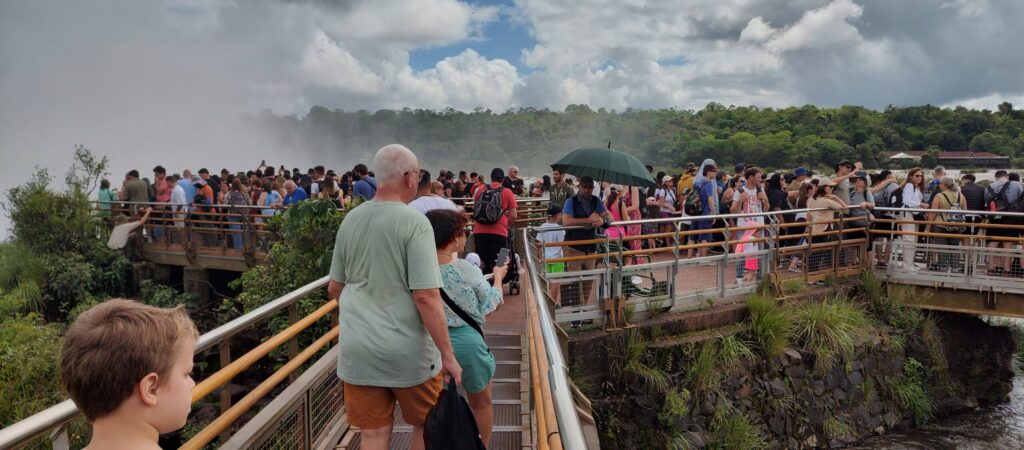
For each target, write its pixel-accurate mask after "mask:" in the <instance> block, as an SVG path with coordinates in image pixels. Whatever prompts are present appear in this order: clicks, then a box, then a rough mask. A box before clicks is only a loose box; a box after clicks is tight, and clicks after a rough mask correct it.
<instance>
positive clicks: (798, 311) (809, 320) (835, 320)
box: [794, 298, 869, 373]
mask: <svg viewBox="0 0 1024 450" xmlns="http://www.w3.org/2000/svg"><path fill="white" fill-rule="evenodd" d="M868 324H869V322H868V318H867V315H865V314H864V311H863V310H861V309H860V308H858V307H856V306H854V305H853V304H851V303H849V302H846V301H843V300H840V299H838V298H837V299H832V300H828V301H823V302H818V303H805V304H803V305H800V306H798V307H797V308H795V310H794V325H795V335H796V338H797V340H798V341H799V342H800V343H802V344H803V346H804V348H805V349H807V350H809V351H811V352H814V354H815V360H814V367H815V369H816V370H818V371H819V372H821V373H824V372H827V371H828V370H831V369H832V368H833V367H835V366H836V364H837V363H839V362H840V361H842V360H849V359H851V358H853V354H854V350H855V348H856V345H857V342H858V336H859V335H860V334H861V333H862V332H863V331H864V330H865V328H867V327H868V326H869V325H868Z"/></svg>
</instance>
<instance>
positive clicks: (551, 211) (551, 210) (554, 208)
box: [548, 205, 562, 217]
mask: <svg viewBox="0 0 1024 450" xmlns="http://www.w3.org/2000/svg"><path fill="white" fill-rule="evenodd" d="M561 212H562V208H559V207H558V205H548V217H553V216H555V215H558V214H561Z"/></svg>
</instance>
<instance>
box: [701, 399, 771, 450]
mask: <svg viewBox="0 0 1024 450" xmlns="http://www.w3.org/2000/svg"><path fill="white" fill-rule="evenodd" d="M707 448H709V449H716V450H718V449H721V450H731V449H751V450H755V449H764V448H768V442H767V441H766V440H765V437H764V433H763V432H762V431H761V430H760V428H758V427H757V425H755V424H754V423H753V422H751V420H750V418H748V417H747V415H746V414H744V413H743V411H740V410H739V409H736V408H734V407H731V406H730V407H726V408H718V409H717V410H716V411H715V416H714V418H713V419H712V420H711V440H710V442H709V443H708V446H707Z"/></svg>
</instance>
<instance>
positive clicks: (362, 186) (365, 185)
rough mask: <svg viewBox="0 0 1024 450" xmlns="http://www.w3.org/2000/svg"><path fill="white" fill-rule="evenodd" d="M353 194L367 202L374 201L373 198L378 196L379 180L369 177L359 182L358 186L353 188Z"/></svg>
mask: <svg viewBox="0 0 1024 450" xmlns="http://www.w3.org/2000/svg"><path fill="white" fill-rule="evenodd" d="M352 193H353V194H355V195H358V196H360V197H363V198H365V199H367V200H373V196H374V195H377V180H376V179H374V178H373V177H371V176H367V177H365V178H363V179H362V180H359V181H357V182H356V186H355V187H354V188H352Z"/></svg>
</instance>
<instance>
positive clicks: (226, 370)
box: [192, 300, 338, 403]
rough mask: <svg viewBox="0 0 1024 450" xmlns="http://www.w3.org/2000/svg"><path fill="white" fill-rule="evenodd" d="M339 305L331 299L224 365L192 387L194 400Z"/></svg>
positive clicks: (225, 382) (208, 392)
mask: <svg viewBox="0 0 1024 450" xmlns="http://www.w3.org/2000/svg"><path fill="white" fill-rule="evenodd" d="M337 307H338V301H337V300H331V301H329V302H327V303H325V304H324V305H323V306H321V307H320V308H319V309H317V310H316V311H313V312H312V313H310V314H309V315H308V316H306V317H303V318H302V320H299V321H298V322H295V323H294V324H292V325H291V326H289V327H288V328H285V329H284V330H282V331H281V332H280V333H277V334H275V335H274V336H273V337H271V338H270V339H267V340H266V341H265V342H263V343H262V344H260V345H259V346H257V347H256V348H254V349H252V350H249V353H246V354H245V355H243V356H242V357H241V358H238V359H236V360H234V361H232V362H231V364H228V365H226V366H224V367H222V368H221V369H220V370H218V371H217V372H215V373H214V374H213V375H210V376H209V377H208V378H207V379H205V380H203V381H202V382H201V383H199V384H197V385H196V386H195V387H194V388H192V402H193V403H195V402H197V401H199V400H200V399H202V398H203V397H206V396H207V395H210V393H211V392H213V391H214V389H217V388H218V387H221V386H223V385H225V384H227V383H228V382H229V381H231V379H232V378H234V377H235V376H237V375H238V374H239V373H241V372H242V371H243V370H245V369H247V368H249V366H251V365H253V364H254V363H255V362H256V361H258V360H260V358H263V357H264V356H267V355H268V354H269V353H270V352H271V351H273V350H274V349H276V348H277V347H280V346H281V345H283V344H284V343H285V342H288V341H289V340H291V339H292V338H294V337H295V336H296V335H298V334H299V333H300V332H302V330H305V329H306V328H309V327H310V326H311V325H313V323H315V322H316V321H317V320H318V319H320V318H321V317H323V316H325V315H327V314H328V313H330V312H331V311H332V310H333V309H335V308H337Z"/></svg>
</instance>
